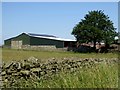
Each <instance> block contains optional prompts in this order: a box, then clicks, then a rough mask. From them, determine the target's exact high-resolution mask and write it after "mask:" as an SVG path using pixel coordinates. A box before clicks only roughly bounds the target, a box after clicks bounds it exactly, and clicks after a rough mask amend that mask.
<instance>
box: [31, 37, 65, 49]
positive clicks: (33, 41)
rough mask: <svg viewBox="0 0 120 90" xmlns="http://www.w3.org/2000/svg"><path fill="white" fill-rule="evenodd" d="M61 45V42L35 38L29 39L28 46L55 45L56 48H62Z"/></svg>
mask: <svg viewBox="0 0 120 90" xmlns="http://www.w3.org/2000/svg"><path fill="white" fill-rule="evenodd" d="M63 44H64V42H63V41H58V40H52V39H45V38H37V37H31V38H30V45H55V46H56V48H63V47H64V45H63Z"/></svg>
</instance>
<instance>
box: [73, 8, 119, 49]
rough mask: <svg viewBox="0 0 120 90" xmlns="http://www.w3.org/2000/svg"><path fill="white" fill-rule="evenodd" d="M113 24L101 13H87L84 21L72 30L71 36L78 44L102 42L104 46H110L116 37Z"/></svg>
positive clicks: (99, 11)
mask: <svg viewBox="0 0 120 90" xmlns="http://www.w3.org/2000/svg"><path fill="white" fill-rule="evenodd" d="M115 30H116V29H115V28H114V26H113V22H112V21H111V20H109V17H108V15H105V14H104V13H103V11H101V10H97V11H95V10H94V11H89V12H88V14H86V15H85V17H84V19H81V21H80V22H79V23H78V24H77V25H76V26H75V27H74V28H73V31H72V35H74V36H75V37H76V39H77V41H78V42H80V43H87V42H94V48H95V47H96V42H101V41H104V42H105V44H106V45H108V44H110V43H111V42H112V41H113V40H114V37H115V36H116V35H117V33H116V31H115ZM95 49H96V48H95Z"/></svg>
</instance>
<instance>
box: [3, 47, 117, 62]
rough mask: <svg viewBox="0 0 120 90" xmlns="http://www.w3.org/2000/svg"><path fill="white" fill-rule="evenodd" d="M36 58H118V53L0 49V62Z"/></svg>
mask: <svg viewBox="0 0 120 90" xmlns="http://www.w3.org/2000/svg"><path fill="white" fill-rule="evenodd" d="M31 56H33V57H36V58H38V59H42V60H47V59H49V58H64V57H69V58H71V57H77V58H118V53H106V54H104V53H74V52H62V51H29V50H12V49H2V60H3V61H4V62H10V61H12V60H15V61H19V60H24V59H28V58H29V57H31Z"/></svg>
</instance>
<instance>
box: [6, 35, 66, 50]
mask: <svg viewBox="0 0 120 90" xmlns="http://www.w3.org/2000/svg"><path fill="white" fill-rule="evenodd" d="M11 41H22V44H23V45H55V46H56V48H63V47H64V41H59V40H52V39H46V38H38V37H32V36H29V35H27V34H25V33H22V34H20V35H18V36H17V37H13V38H10V39H7V40H5V41H4V43H5V45H6V46H11Z"/></svg>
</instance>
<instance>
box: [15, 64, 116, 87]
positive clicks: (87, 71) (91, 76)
mask: <svg viewBox="0 0 120 90" xmlns="http://www.w3.org/2000/svg"><path fill="white" fill-rule="evenodd" d="M16 86H17V87H25V88H26V87H29V88H117V87H118V66H117V64H111V65H109V64H106V63H101V64H98V65H96V66H94V67H93V68H88V67H83V68H79V69H78V71H76V72H68V73H65V72H60V73H58V74H56V75H54V76H52V77H51V78H49V79H47V80H46V79H40V80H33V81H32V80H28V81H26V80H24V79H22V80H19V81H18V82H17V83H16Z"/></svg>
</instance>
